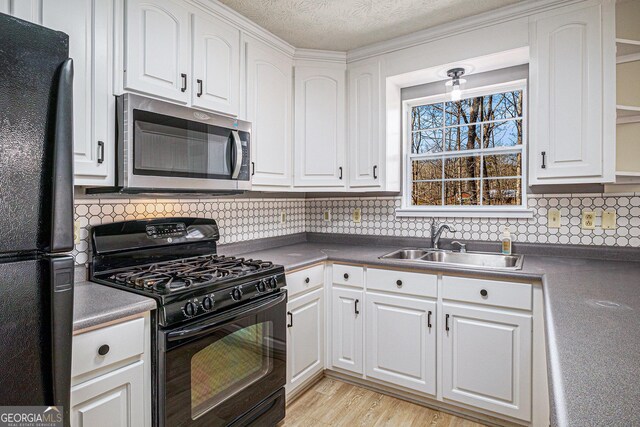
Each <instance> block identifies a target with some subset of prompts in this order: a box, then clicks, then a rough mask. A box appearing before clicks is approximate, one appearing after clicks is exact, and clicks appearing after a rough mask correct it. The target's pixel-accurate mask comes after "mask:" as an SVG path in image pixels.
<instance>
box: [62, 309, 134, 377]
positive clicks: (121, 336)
mask: <svg viewBox="0 0 640 427" xmlns="http://www.w3.org/2000/svg"><path fill="white" fill-rule="evenodd" d="M145 339H147V337H145V336H144V319H134V320H130V321H128V322H124V323H119V324H117V325H113V326H107V327H105V328H102V329H96V330H94V331H91V332H86V333H84V334H80V335H76V336H74V337H73V350H72V355H73V356H72V363H71V375H72V376H74V377H75V376H77V375H82V374H84V373H86V372H89V371H93V370H95V369H99V368H103V367H105V366H109V365H111V364H114V363H117V362H120V361H121V360H125V359H127V358H130V357H133V356H137V355H138V354H142V353H143V352H144V340H145ZM106 346H108V347H106ZM101 348H102V351H103V352H105V351H106V353H105V354H104V355H101V354H100V353H99V351H100V349H101Z"/></svg>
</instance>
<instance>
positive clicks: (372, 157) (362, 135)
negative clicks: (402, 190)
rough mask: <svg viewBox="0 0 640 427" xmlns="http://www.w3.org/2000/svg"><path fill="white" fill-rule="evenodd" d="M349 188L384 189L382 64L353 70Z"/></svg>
mask: <svg viewBox="0 0 640 427" xmlns="http://www.w3.org/2000/svg"><path fill="white" fill-rule="evenodd" d="M348 74H349V124H348V128H349V187H380V183H381V182H382V180H381V179H380V174H381V172H382V171H381V169H380V164H381V162H380V155H381V154H380V143H381V139H380V101H379V96H380V64H379V62H375V63H371V64H364V65H358V66H354V67H351V66H350V67H349V71H348Z"/></svg>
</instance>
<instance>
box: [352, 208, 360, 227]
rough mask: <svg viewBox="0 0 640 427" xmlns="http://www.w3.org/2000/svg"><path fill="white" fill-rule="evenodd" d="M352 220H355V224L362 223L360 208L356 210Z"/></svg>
mask: <svg viewBox="0 0 640 427" xmlns="http://www.w3.org/2000/svg"><path fill="white" fill-rule="evenodd" d="M351 218H352V219H353V222H355V223H356V224H360V222H362V210H361V209H360V208H355V209H354V210H353V213H352V214H351Z"/></svg>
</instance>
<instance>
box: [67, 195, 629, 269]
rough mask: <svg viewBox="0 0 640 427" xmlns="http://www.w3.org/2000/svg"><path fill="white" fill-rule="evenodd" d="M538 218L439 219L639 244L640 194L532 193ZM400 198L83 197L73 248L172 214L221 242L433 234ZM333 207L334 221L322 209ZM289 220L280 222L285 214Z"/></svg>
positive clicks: (82, 252) (578, 240)
mask: <svg viewBox="0 0 640 427" xmlns="http://www.w3.org/2000/svg"><path fill="white" fill-rule="evenodd" d="M528 205H529V207H530V208H531V209H533V210H534V216H533V218H531V219H494V218H438V219H437V221H438V222H448V223H450V224H454V225H455V226H456V229H457V231H456V232H455V233H453V234H447V235H446V236H445V237H447V238H456V239H461V240H485V241H497V240H498V239H499V237H500V234H501V231H502V227H503V226H504V225H507V224H508V225H509V227H510V229H511V231H512V233H513V239H514V241H516V242H531V243H560V244H577V245H580V244H582V245H605V246H632V247H640V193H617V194H543V195H529V197H528ZM357 207H359V208H361V210H362V219H361V222H360V223H354V222H353V221H352V219H351V213H352V211H353V209H355V208H357ZM398 207H400V198H399V197H353V198H351V197H350V198H321V199H306V200H305V199H300V198H298V199H287V198H217V199H216V198H209V199H204V198H203V199H174V200H168V199H144V200H143V199H81V200H76V202H75V219H76V221H78V222H79V224H80V234H79V238H80V241H79V243H77V244H76V246H75V249H74V251H73V255H74V256H75V259H76V263H77V264H85V263H87V261H88V260H89V227H90V226H91V225H96V224H102V223H107V222H114V221H123V220H126V219H140V218H152V217H168V216H197V217H203V218H214V219H216V220H217V221H218V225H219V226H220V235H221V237H220V243H221V244H225V243H233V242H239V241H246V240H253V239H260V238H265V237H274V236H283V235H287V234H295V233H301V232H305V231H307V232H318V233H342V234H363V235H373V236H408V237H429V221H430V218H396V216H395V210H396V208H398ZM551 208H557V209H559V210H560V214H561V215H562V220H561V225H560V228H548V227H547V212H548V210H549V209H551ZM583 209H590V210H593V211H595V212H596V213H597V214H598V216H601V214H602V211H604V210H608V209H614V210H615V211H616V214H617V228H616V229H615V230H602V229H601V228H600V227H596V229H595V230H583V229H582V228H581V227H580V223H581V215H582V210H583ZM325 210H328V211H330V212H331V221H328V222H325V221H324V220H323V212H324V211H325ZM282 212H285V214H286V220H285V222H281V213H282Z"/></svg>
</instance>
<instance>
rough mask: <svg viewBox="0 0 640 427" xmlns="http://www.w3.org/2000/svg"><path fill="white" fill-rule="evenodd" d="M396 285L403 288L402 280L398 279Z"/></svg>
mask: <svg viewBox="0 0 640 427" xmlns="http://www.w3.org/2000/svg"><path fill="white" fill-rule="evenodd" d="M396 286H397V287H399V288H401V287H402V280H396Z"/></svg>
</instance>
